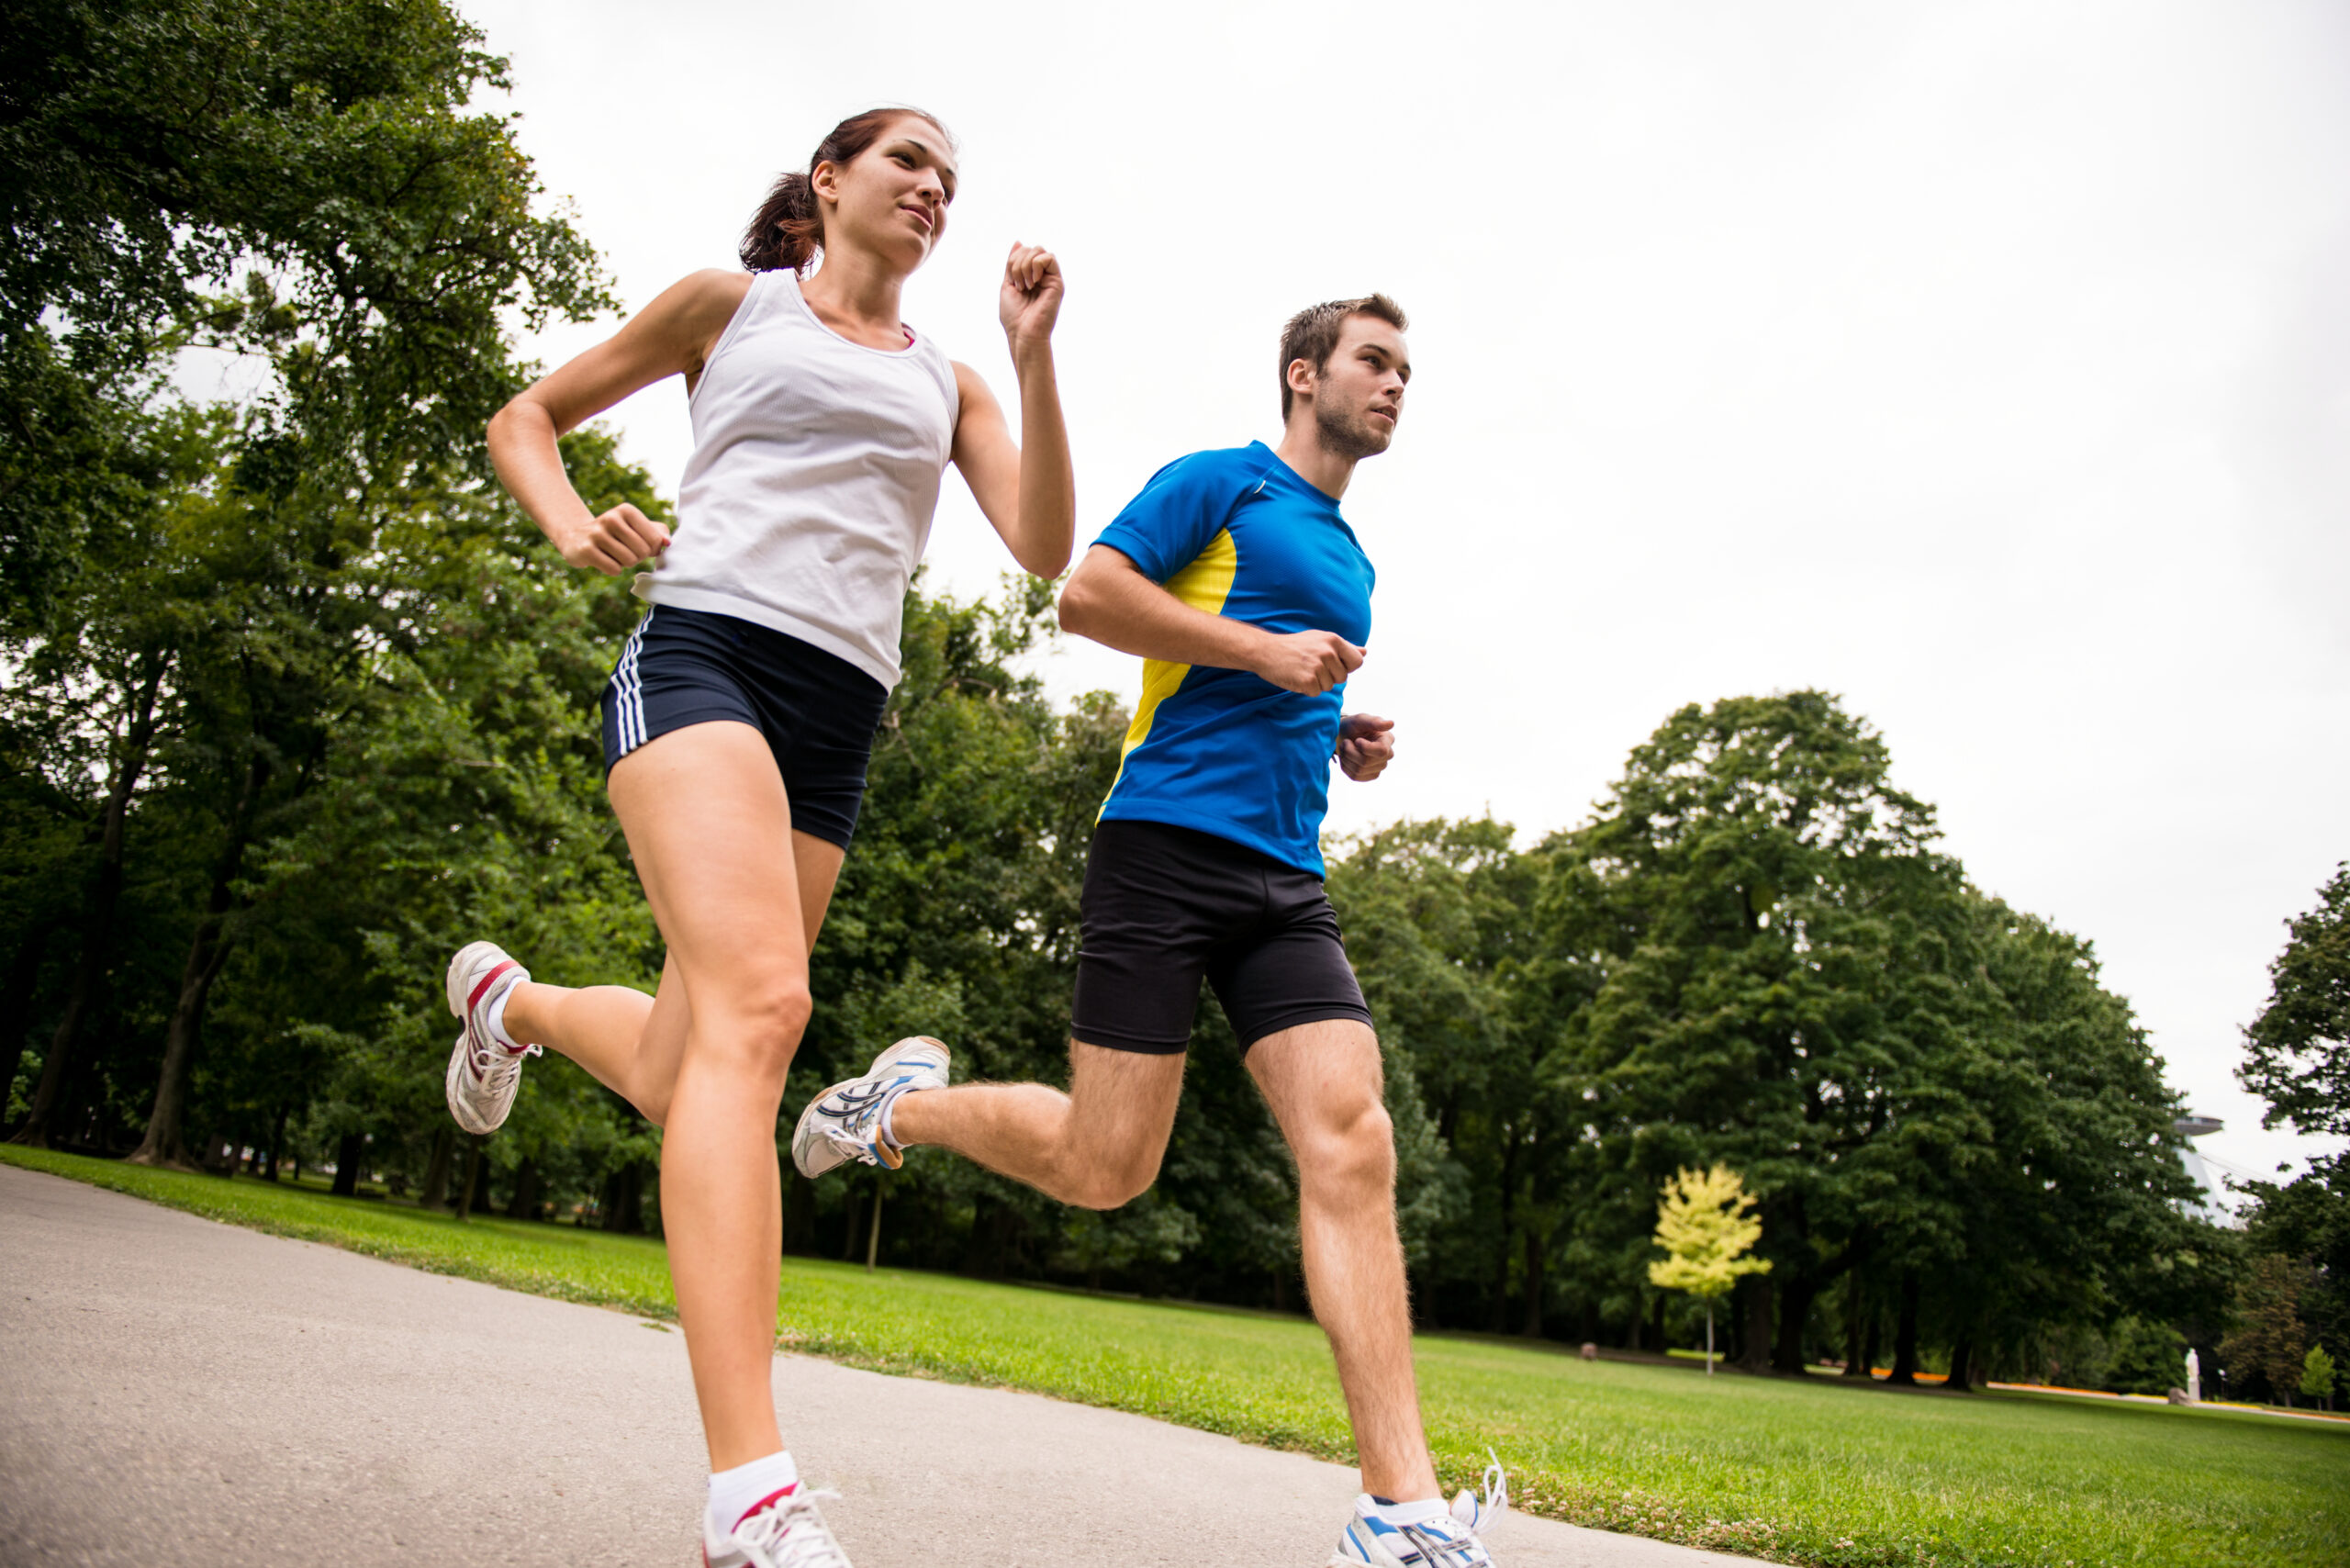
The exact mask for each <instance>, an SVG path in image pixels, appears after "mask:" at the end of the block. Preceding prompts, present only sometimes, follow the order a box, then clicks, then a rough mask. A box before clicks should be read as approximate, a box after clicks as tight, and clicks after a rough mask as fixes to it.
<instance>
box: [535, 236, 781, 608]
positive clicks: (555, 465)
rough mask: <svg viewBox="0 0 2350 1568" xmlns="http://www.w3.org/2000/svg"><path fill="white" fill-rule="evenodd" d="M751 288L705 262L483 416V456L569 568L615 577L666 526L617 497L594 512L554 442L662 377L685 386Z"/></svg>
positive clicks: (640, 557)
mask: <svg viewBox="0 0 2350 1568" xmlns="http://www.w3.org/2000/svg"><path fill="white" fill-rule="evenodd" d="M750 286H751V279H750V274H747V273H730V272H722V271H719V270H717V269H715V268H713V269H711V270H709V271H706V272H699V273H696V274H693V275H692V276H691V277H688V278H687V279H685V280H684V281H683V282H681V283H678V284H677V285H675V286H671V287H670V288H668V289H666V290H664V291H663V292H662V293H661V295H660V296H659V297H657V298H655V300H654V301H653V303H652V304H650V305H647V306H646V307H645V308H643V310H640V311H638V312H637V313H636V315H635V316H633V317H632V318H631V319H629V320H628V321H627V322H625V323H623V324H622V326H621V330H619V331H617V332H615V333H613V334H612V336H611V337H610V338H608V339H606V340H605V341H604V342H600V343H599V344H597V345H596V346H595V347H594V348H592V349H589V350H588V352H587V353H583V354H581V355H579V356H578V357H577V358H576V359H573V360H571V361H569V362H567V363H566V364H564V365H563V366H561V367H560V368H559V369H557V370H555V371H554V372H553V373H552V374H550V375H545V376H543V377H541V378H540V379H539V380H537V381H535V382H533V383H532V385H531V386H528V387H526V388H524V389H523V390H522V391H521V392H520V394H519V395H517V396H516V398H514V400H513V401H512V402H510V403H509V404H507V405H506V407H504V408H503V409H499V410H498V415H497V417H496V418H495V419H493V420H490V421H489V457H490V461H491V462H492V463H494V464H496V465H497V466H498V478H499V479H500V480H502V481H504V483H505V485H506V488H507V491H508V492H509V494H511V495H512V496H513V498H514V499H515V500H516V501H517V502H519V503H520V505H521V508H522V510H524V511H525V512H527V513H529V514H530V517H531V521H533V522H535V523H537V524H538V525H539V527H540V528H541V529H542V530H543V532H545V534H546V536H547V538H548V539H550V540H552V541H553V542H554V547H555V548H556V549H557V550H560V551H561V552H563V558H564V559H565V560H566V561H568V562H570V563H571V564H572V565H573V566H592V567H594V568H595V569H596V570H598V571H599V572H601V573H603V574H604V575H605V576H606V577H618V576H619V575H620V574H621V573H622V572H625V571H627V570H628V569H629V568H630V567H632V566H635V565H637V563H639V562H641V561H645V560H649V559H650V558H652V557H653V556H655V555H657V554H660V553H661V551H662V550H663V549H664V548H666V546H667V544H668V543H669V532H668V530H666V529H665V528H663V527H662V526H661V525H660V524H659V523H657V522H655V521H653V520H652V519H650V518H648V517H646V516H645V515H644V514H643V512H641V511H639V510H637V509H636V508H634V507H632V506H630V505H628V504H626V503H622V504H621V505H620V506H617V507H614V508H613V509H612V510H610V511H607V512H604V513H601V514H598V513H596V512H591V511H589V510H588V503H587V502H585V501H583V500H581V499H580V498H579V493H578V492H577V491H576V490H574V489H573V488H572V487H571V480H570V478H569V477H568V476H566V475H565V473H564V470H563V455H562V454H561V452H560V451H559V450H558V449H557V448H556V446H555V438H556V437H557V436H560V435H562V434H564V433H565V431H571V430H575V429H576V428H577V427H578V426H580V425H581V424H583V423H585V422H586V421H588V420H591V419H594V418H595V417H596V416H597V415H598V414H600V413H602V412H603V411H604V410H605V409H609V408H610V407H611V406H612V405H613V404H615V403H617V402H619V401H620V400H621V398H625V397H627V396H628V395H629V394H630V393H632V392H636V391H640V390H642V389H643V388H644V387H647V386H652V385H653V384H654V383H655V382H656V381H659V380H662V379H664V378H666V377H667V376H671V375H683V376H685V377H686V380H687V384H688V386H691V385H692V384H693V383H694V382H695V381H696V380H697V379H699V376H700V375H701V368H702V362H703V361H704V359H706V358H707V357H708V355H709V353H710V350H711V346H712V345H713V344H715V343H716V342H717V341H718V338H719V335H720V334H721V333H722V332H724V331H725V330H726V323H727V322H729V321H731V320H733V318H734V311H735V308H736V307H738V306H740V305H741V304H742V303H743V296H744V293H745V292H746V291H748V289H749V288H750Z"/></svg>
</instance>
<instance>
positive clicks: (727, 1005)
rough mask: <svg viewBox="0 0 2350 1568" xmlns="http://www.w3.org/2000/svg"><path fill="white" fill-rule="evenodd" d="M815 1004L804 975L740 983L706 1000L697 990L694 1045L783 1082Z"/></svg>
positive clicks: (712, 1054)
mask: <svg viewBox="0 0 2350 1568" xmlns="http://www.w3.org/2000/svg"><path fill="white" fill-rule="evenodd" d="M813 1010H814V1003H813V1002H812V1001H811V999H810V997H809V994H808V980H807V977H806V976H804V975H779V976H775V977H771V978H766V979H759V980H750V981H747V982H738V983H737V984H735V985H733V986H730V987H727V988H726V989H725V991H723V992H722V994H721V995H719V996H717V997H713V998H711V999H710V1000H708V1001H707V1002H705V1000H704V997H703V993H701V992H699V991H697V992H695V993H694V1036H695V1038H694V1042H693V1044H694V1048H695V1049H696V1050H697V1051H698V1052H699V1053H700V1054H703V1055H705V1056H715V1057H717V1058H722V1059H724V1060H727V1061H730V1062H731V1063H732V1064H733V1066H734V1067H736V1068H737V1069H738V1070H742V1071H744V1072H746V1073H748V1074H751V1075H753V1076H756V1077H762V1078H767V1077H772V1078H773V1079H775V1080H776V1081H778V1082H780V1081H782V1079H783V1076H784V1074H785V1073H787V1072H789V1070H790V1068H791V1058H792V1057H793V1055H794V1054H795V1053H796V1052H797V1051H798V1050H799V1049H800V1036H801V1035H803V1034H805V1033H806V1032H807V1029H808V1018H809V1015H810V1014H811V1012H813Z"/></svg>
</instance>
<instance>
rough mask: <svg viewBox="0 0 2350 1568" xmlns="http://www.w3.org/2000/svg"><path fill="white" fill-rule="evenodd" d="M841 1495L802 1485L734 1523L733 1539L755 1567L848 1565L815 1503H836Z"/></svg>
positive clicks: (831, 1567)
mask: <svg viewBox="0 0 2350 1568" xmlns="http://www.w3.org/2000/svg"><path fill="white" fill-rule="evenodd" d="M840 1496H841V1495H840V1494H839V1493H837V1492H827V1491H811V1490H810V1489H809V1488H807V1487H805V1486H802V1487H801V1488H800V1490H799V1491H797V1492H794V1493H793V1494H792V1495H790V1496H789V1497H783V1498H779V1499H778V1500H777V1502H776V1504H775V1506H773V1507H770V1508H767V1509H764V1510H762V1511H761V1512H759V1513H756V1514H754V1515H752V1516H751V1517H750V1518H747V1519H745V1520H744V1521H743V1522H742V1523H741V1524H739V1525H736V1526H735V1527H734V1540H735V1542H736V1543H737V1544H738V1545H741V1546H744V1547H747V1548H749V1549H750V1551H751V1553H752V1557H751V1561H752V1562H755V1563H756V1564H758V1568H849V1561H848V1554H847V1553H846V1552H845V1551H842V1550H841V1547H840V1542H838V1541H836V1540H834V1539H833V1531H832V1527H831V1526H829V1525H827V1524H825V1523H824V1516H823V1513H822V1511H821V1510H820V1509H818V1507H817V1506H816V1499H817V1498H819V1497H830V1498H831V1499H832V1500H833V1501H834V1502H836V1503H837V1502H839V1501H840Z"/></svg>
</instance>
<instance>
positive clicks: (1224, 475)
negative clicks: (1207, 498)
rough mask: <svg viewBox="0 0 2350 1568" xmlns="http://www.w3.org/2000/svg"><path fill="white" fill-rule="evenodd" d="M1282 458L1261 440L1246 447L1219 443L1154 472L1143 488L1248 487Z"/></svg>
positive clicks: (1146, 489) (1183, 456)
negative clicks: (1269, 449) (1220, 444)
mask: <svg viewBox="0 0 2350 1568" xmlns="http://www.w3.org/2000/svg"><path fill="white" fill-rule="evenodd" d="M1280 461H1281V459H1279V458H1277V457H1275V456H1274V455H1273V454H1271V453H1270V451H1268V450H1267V449H1266V447H1265V445H1264V443H1263V442H1249V443H1248V445H1247V446H1216V447H1210V448H1208V449H1206V450H1205V451H1202V452H1187V453H1185V454H1183V455H1182V456H1181V457H1179V458H1177V459H1175V461H1174V462H1172V463H1169V464H1168V465H1166V466H1165V467H1163V468H1161V469H1160V470H1159V471H1158V473H1156V474H1153V475H1152V476H1150V482H1149V483H1148V484H1147V485H1145V486H1144V487H1143V488H1144V490H1145V491H1150V490H1155V489H1158V488H1160V487H1163V486H1168V485H1181V486H1185V487H1198V488H1203V489H1215V488H1221V487H1226V486H1241V487H1246V486H1249V485H1254V484H1256V483H1257V482H1258V481H1259V480H1260V479H1262V478H1263V477H1264V476H1265V475H1266V474H1267V473H1268V472H1270V468H1271V466H1272V465H1275V464H1277V463H1279V462H1280Z"/></svg>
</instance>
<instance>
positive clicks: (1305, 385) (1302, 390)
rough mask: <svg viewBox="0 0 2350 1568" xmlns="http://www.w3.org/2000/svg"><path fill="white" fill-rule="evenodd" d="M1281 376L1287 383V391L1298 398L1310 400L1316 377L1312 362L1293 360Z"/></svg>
mask: <svg viewBox="0 0 2350 1568" xmlns="http://www.w3.org/2000/svg"><path fill="white" fill-rule="evenodd" d="M1281 374H1282V376H1283V378H1284V379H1285V380H1287V381H1288V382H1289V389H1290V390H1291V391H1292V393H1294V394H1296V395H1297V396H1298V397H1300V398H1311V397H1313V396H1314V390H1315V380H1316V377H1315V374H1314V362H1313V361H1312V360H1310V359H1293V360H1292V361H1290V362H1289V368H1288V369H1287V370H1285V371H1283V372H1282V373H1281Z"/></svg>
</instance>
